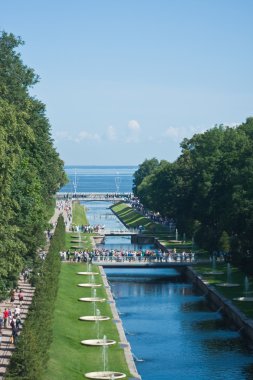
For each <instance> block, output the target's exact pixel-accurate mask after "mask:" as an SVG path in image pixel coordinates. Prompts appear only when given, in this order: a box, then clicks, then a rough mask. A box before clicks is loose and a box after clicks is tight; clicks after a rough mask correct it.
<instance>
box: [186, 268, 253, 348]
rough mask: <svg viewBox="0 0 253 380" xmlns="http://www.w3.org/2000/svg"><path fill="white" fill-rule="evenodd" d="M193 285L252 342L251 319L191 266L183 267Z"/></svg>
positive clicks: (252, 325)
mask: <svg viewBox="0 0 253 380" xmlns="http://www.w3.org/2000/svg"><path fill="white" fill-rule="evenodd" d="M184 274H185V275H186V277H187V279H188V280H189V281H191V282H192V284H193V285H194V286H196V287H197V288H198V289H200V290H201V291H202V292H203V294H204V295H205V297H206V299H207V300H208V302H209V305H210V306H211V307H213V308H216V309H217V311H219V312H220V313H221V314H222V315H223V316H224V317H225V318H227V319H228V320H229V322H230V324H231V325H233V327H234V328H235V329H237V330H238V331H239V332H240V333H241V335H242V336H244V337H245V338H246V339H249V340H250V341H251V342H253V320H252V319H250V318H247V317H246V315H245V314H244V313H242V312H241V311H240V310H239V309H238V308H237V307H236V306H235V305H234V304H233V302H232V301H230V300H229V299H227V298H226V297H224V296H223V295H221V294H220V293H219V292H218V291H217V290H216V289H215V287H214V286H211V285H209V284H208V283H206V282H205V281H203V279H202V278H201V276H200V275H198V274H197V273H196V272H195V271H194V270H193V269H192V268H191V267H186V268H185V273H184Z"/></svg>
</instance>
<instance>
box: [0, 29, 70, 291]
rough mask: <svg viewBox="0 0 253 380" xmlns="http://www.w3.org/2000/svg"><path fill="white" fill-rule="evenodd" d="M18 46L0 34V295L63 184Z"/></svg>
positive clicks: (32, 246)
mask: <svg viewBox="0 0 253 380" xmlns="http://www.w3.org/2000/svg"><path fill="white" fill-rule="evenodd" d="M22 44H23V42H22V41H21V39H20V38H16V37H15V36H14V35H13V34H7V33H5V32H2V33H1V34H0V207H1V212H0V241H1V244H0V293H1V291H2V290H3V289H4V288H8V287H9V286H11V285H13V284H15V280H16V278H17V275H18V273H19V272H20V270H21V269H22V267H23V266H24V265H25V262H26V261H27V260H30V261H32V260H33V258H34V257H35V253H36V249H37V248H38V247H39V246H40V245H42V244H43V243H44V240H43V239H44V231H45V229H46V224H47V221H48V214H47V209H48V204H49V202H50V200H51V198H52V195H53V194H55V192H56V191H57V190H58V189H59V187H60V186H61V185H62V184H63V183H65V174H64V170H63V162H62V161H61V160H60V158H59V156H58V153H57V152H56V151H55V148H54V146H53V140H52V137H51V134H50V124H49V122H48V120H47V118H46V115H45V106H44V105H43V104H42V103H41V102H40V101H39V100H37V99H35V98H34V97H32V96H30V94H29V89H30V87H31V86H33V85H34V84H35V83H36V82H37V81H38V77H37V76H36V75H35V73H34V71H33V70H32V69H30V68H29V67H27V66H25V65H24V64H23V62H22V60H21V57H20V54H19V53H17V52H16V49H17V48H18V47H19V45H22Z"/></svg>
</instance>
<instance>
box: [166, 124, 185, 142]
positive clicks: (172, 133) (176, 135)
mask: <svg viewBox="0 0 253 380" xmlns="http://www.w3.org/2000/svg"><path fill="white" fill-rule="evenodd" d="M181 135H182V129H180V128H178V127H169V128H167V129H166V131H165V136H166V137H168V138H170V139H172V140H174V141H178V140H180V139H181Z"/></svg>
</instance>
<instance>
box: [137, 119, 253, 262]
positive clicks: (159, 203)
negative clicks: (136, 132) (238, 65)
mask: <svg viewBox="0 0 253 380" xmlns="http://www.w3.org/2000/svg"><path fill="white" fill-rule="evenodd" d="M181 149H182V151H181V154H180V156H179V157H178V159H177V160H176V161H175V162H173V163H164V162H160V163H158V164H157V165H155V167H151V170H149V171H148V174H146V175H145V173H144V175H143V171H140V169H139V170H137V172H136V173H135V175H134V176H135V178H137V179H138V181H136V182H135V194H136V195H138V196H139V198H140V200H141V202H142V203H143V204H144V206H146V207H148V208H151V209H152V210H154V211H159V212H160V214H161V215H163V216H168V217H173V218H174V219H175V220H176V224H177V227H178V229H179V231H181V233H183V232H186V233H187V234H188V236H189V237H193V236H194V239H195V241H196V242H197V243H198V244H199V245H201V246H202V247H203V248H206V249H209V250H218V249H221V248H222V249H223V250H224V249H225V248H226V250H228V249H229V250H230V251H232V253H233V256H234V257H237V258H238V257H239V258H242V257H243V256H244V255H245V254H246V253H247V255H249V253H251V255H253V234H252V231H253V118H248V119H247V120H246V122H245V123H243V124H241V125H239V126H237V127H233V128H232V127H226V126H224V125H219V126H215V127H214V128H212V129H210V130H208V131H206V132H205V133H201V134H196V135H194V136H193V137H192V138H190V139H184V140H183V141H182V143H181ZM144 164H145V165H144ZM143 165H144V166H145V167H146V165H147V162H146V161H144V163H143V164H141V165H140V168H142V166H143Z"/></svg>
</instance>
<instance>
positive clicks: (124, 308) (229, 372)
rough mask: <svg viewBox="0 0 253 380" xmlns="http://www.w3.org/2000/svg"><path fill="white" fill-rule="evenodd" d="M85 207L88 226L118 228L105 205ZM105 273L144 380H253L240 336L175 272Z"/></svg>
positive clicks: (114, 241)
mask: <svg viewBox="0 0 253 380" xmlns="http://www.w3.org/2000/svg"><path fill="white" fill-rule="evenodd" d="M85 204H86V207H88V219H89V221H90V223H91V224H96V223H97V221H103V224H105V225H106V226H107V223H108V224H109V225H110V228H114V229H116V228H118V227H119V222H118V221H117V219H116V218H115V217H112V216H111V214H110V212H109V210H108V206H109V203H107V202H86V203H85ZM115 223H116V224H115ZM116 226H117V227H116ZM107 244H108V246H107ZM112 244H113V246H114V247H115V248H116V247H117V245H120V244H129V242H126V241H124V242H122V241H121V240H118V238H117V237H114V238H111V239H110V240H106V244H105V245H104V247H111V245H112ZM106 273H107V276H108V279H109V281H110V284H111V287H112V292H113V294H114V296H115V300H116V305H117V308H118V311H119V313H120V317H121V318H122V321H123V326H124V329H125V332H126V334H127V339H128V340H129V342H130V344H131V347H132V352H133V354H134V355H135V357H136V359H137V361H136V365H137V368H138V372H139V373H140V375H141V376H142V379H143V380H151V379H152V380H168V379H173V380H184V379H187V380H209V379H212V380H224V379H231V380H250V379H253V356H252V351H251V350H250V349H249V348H248V347H247V345H246V343H245V342H244V341H243V340H242V338H241V337H240V335H239V333H238V332H236V331H232V330H230V329H229V328H228V326H227V325H226V324H225V323H224V321H223V319H222V317H221V315H220V314H219V313H218V312H213V311H211V310H210V309H209V308H208V305H207V304H206V301H205V298H204V297H203V296H202V295H201V294H197V293H196V292H195V291H194V289H193V287H192V285H191V284H187V283H184V282H183V281H182V280H180V279H179V278H178V275H177V273H176V272H175V271H174V270H172V269H125V268H124V269H118V268H117V269H106Z"/></svg>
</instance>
